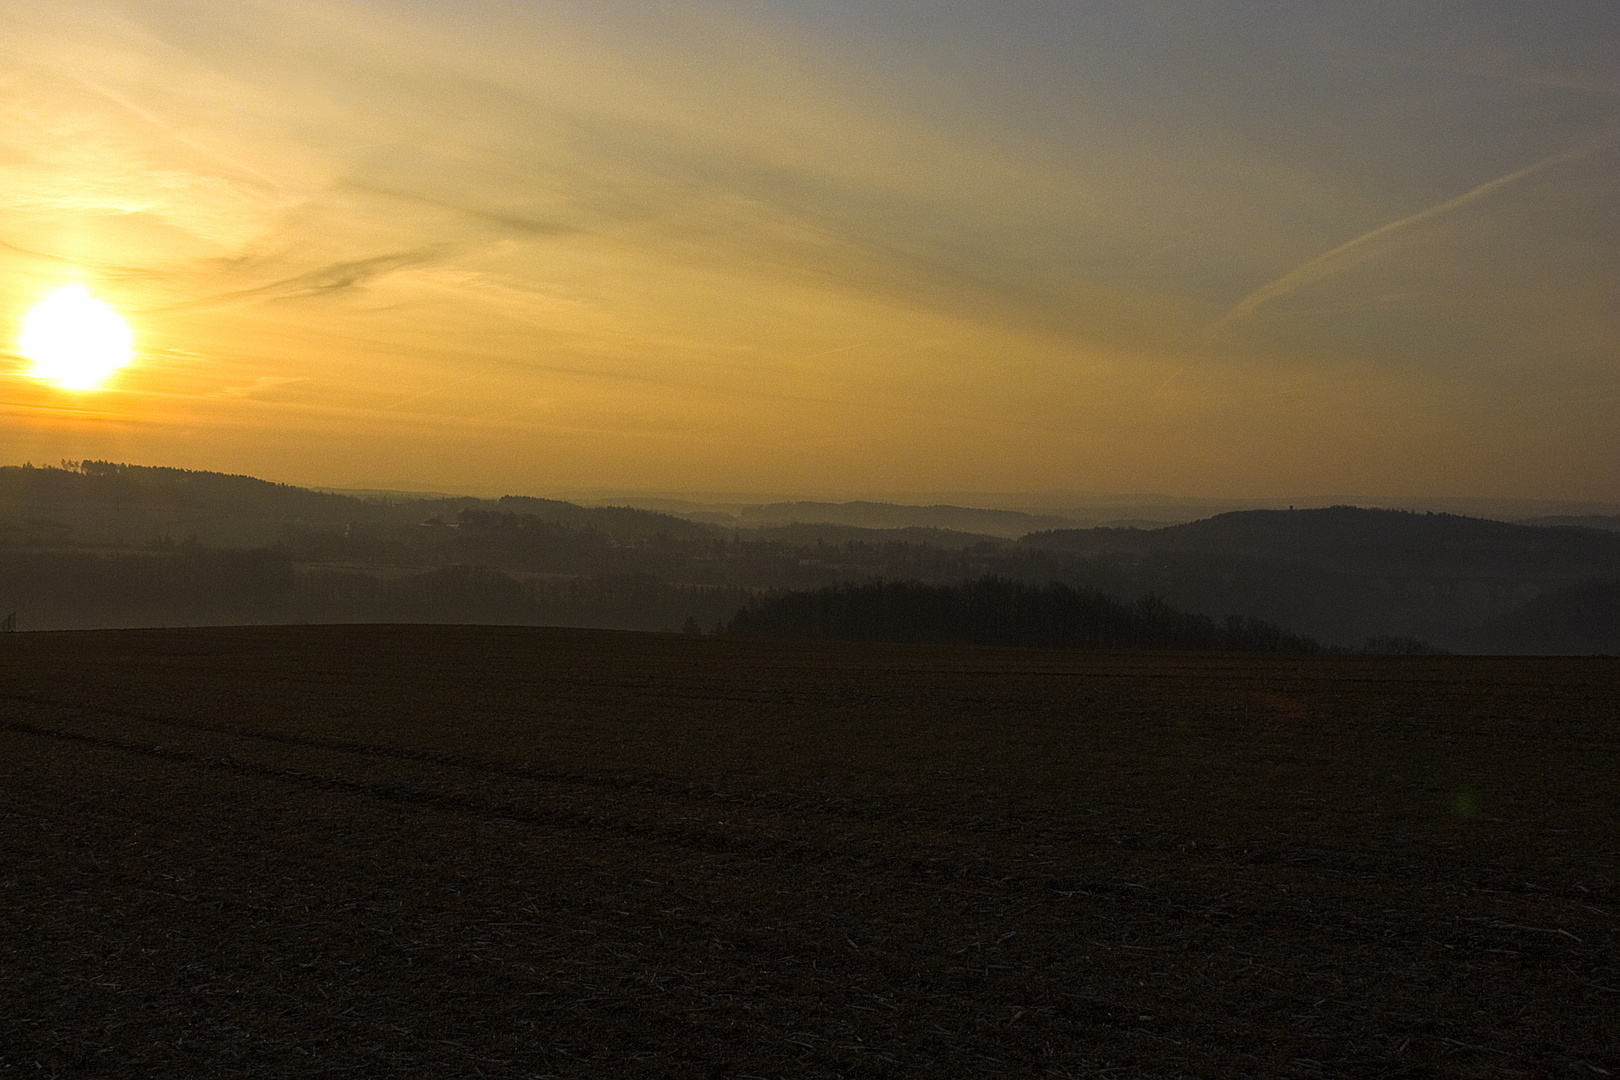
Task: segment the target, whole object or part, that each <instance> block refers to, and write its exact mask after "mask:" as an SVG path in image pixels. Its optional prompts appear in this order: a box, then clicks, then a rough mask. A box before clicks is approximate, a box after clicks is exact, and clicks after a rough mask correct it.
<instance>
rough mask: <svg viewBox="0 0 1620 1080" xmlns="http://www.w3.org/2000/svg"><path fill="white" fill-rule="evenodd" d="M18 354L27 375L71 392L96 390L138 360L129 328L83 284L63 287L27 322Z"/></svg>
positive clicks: (37, 306)
mask: <svg viewBox="0 0 1620 1080" xmlns="http://www.w3.org/2000/svg"><path fill="white" fill-rule="evenodd" d="M17 351H18V352H19V353H21V354H22V355H23V356H24V357H26V358H27V359H29V360H32V361H33V362H34V366H33V368H32V369H30V370H29V372H28V374H29V375H31V376H33V377H34V378H36V379H40V380H43V381H45V382H53V383H55V384H56V385H57V386H60V387H63V388H65V389H68V390H94V389H95V388H96V387H97V386H100V385H101V383H102V382H103V381H105V380H106V378H107V377H108V376H109V375H111V374H112V373H113V372H115V371H117V370H118V369H119V368H121V367H123V366H124V365H125V364H127V363H129V361H130V358H131V357H133V356H134V355H135V352H134V348H133V346H132V343H131V335H130V330H129V324H128V323H126V322H125V321H124V320H123V318H122V317H121V316H119V314H118V312H116V311H114V310H113V309H112V308H110V307H108V306H107V305H106V304H104V303H102V302H101V301H100V300H97V299H96V298H95V297H93V296H91V295H90V291H89V290H88V289H86V288H85V287H84V286H83V285H64V286H63V287H62V288H60V289H57V290H56V291H55V292H53V293H50V294H49V295H48V296H46V297H45V299H43V300H41V301H40V302H39V303H37V304H35V305H34V308H33V310H32V311H30V312H29V313H28V314H27V316H25V317H24V318H23V324H22V333H21V334H20V335H19V336H18V338H17Z"/></svg>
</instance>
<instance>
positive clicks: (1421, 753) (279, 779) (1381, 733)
mask: <svg viewBox="0 0 1620 1080" xmlns="http://www.w3.org/2000/svg"><path fill="white" fill-rule="evenodd" d="M1617 879H1620V661H1617V660H1614V659H1545V658H1543V659H1525V660H1516V659H1501V658H1457V657H1437V658H1429V657H1421V658H1364V657H1330V658H1311V659H1297V658H1276V657H1253V656H1244V657H1235V656H1199V655H1082V654H1066V653H1043V652H1031V651H1015V650H991V649H982V650H975V649H934V648H906V647H881V646H854V645H841V644H830V643H817V644H794V643H782V642H759V641H740V640H726V639H716V638H710V637H681V636H673V635H652V634H619V633H608V632H596V631H581V630H544V629H523V628H496V627H426V626H418V627H398V626H394V627H389V626H366V627H284V628H245V629H223V630H195V629H193V630H170V631H158V630H152V631H117V632H99V633H72V634H15V635H5V636H3V637H0V1076H19V1077H20V1076H28V1077H33V1076H91V1075H106V1076H118V1077H146V1076H154V1077H155V1076H254V1077H294V1076H296V1077H307V1076H319V1075H328V1074H330V1075H339V1076H355V1077H364V1076H379V1077H380V1076H391V1077H392V1076H400V1077H404V1076H409V1077H452V1076H454V1077H463V1076H465V1077H476V1076H484V1077H529V1076H557V1077H587V1076H588V1077H607V1076H660V1077H662V1076H668V1077H798V1076H849V1077H932V1078H945V1077H967V1076H1076V1077H1078V1076H1088V1077H1089V1076H1099V1077H1148V1076H1208V1077H1216V1076H1281V1077H1288V1076H1298V1077H1316V1076H1354V1077H1399V1076H1413V1077H1418V1076H1422V1077H1452V1076H1456V1077H1476V1076H1477V1077H1489V1076H1522V1075H1533V1076H1577V1077H1578V1076H1589V1077H1594V1076H1605V1075H1620V880H1617Z"/></svg>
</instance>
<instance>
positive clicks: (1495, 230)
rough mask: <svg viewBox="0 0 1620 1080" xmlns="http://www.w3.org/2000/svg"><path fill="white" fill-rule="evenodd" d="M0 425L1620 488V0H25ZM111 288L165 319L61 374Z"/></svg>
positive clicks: (781, 484) (1, 150) (38, 438)
mask: <svg viewBox="0 0 1620 1080" xmlns="http://www.w3.org/2000/svg"><path fill="white" fill-rule="evenodd" d="M0 57H3V60H4V62H3V63H0V327H3V328H4V338H3V340H0V349H3V350H4V351H3V352H0V415H3V419H0V459H4V460H5V461H7V462H20V461H22V460H24V459H32V460H34V461H35V462H54V461H55V460H57V459H59V458H81V457H95V458H110V459H114V460H121V461H130V462H139V463H143V464H167V465H178V466H184V467H190V468H207V469H217V470H220V471H226V472H241V473H251V474H254V475H260V476H265V477H267V478H271V479H276V480H283V481H288V482H295V483H305V484H326V485H339V486H341V485H377V484H398V483H411V484H418V485H423V486H429V487H435V486H436V487H441V488H444V489H450V490H456V489H466V488H469V487H477V488H480V489H500V490H507V491H513V492H532V493H543V492H546V491H557V490H568V489H582V488H599V489H609V488H621V489H637V490H666V491H692V492H705V491H732V492H736V491H759V492H772V493H791V494H799V495H806V496H814V495H834V494H837V495H867V496H893V495H901V494H904V493H907V492H922V491H940V490H976V491H986V492H1008V493H1013V492H1037V491H1052V490H1069V491H1092V492H1131V491H1159V492H1166V493H1174V494H1181V495H1197V496H1212V497H1217V496H1218V497H1237V498H1242V497H1255V498H1261V497H1277V496H1285V495H1290V494H1300V495H1307V494H1310V495H1321V494H1333V493H1381V494H1388V495H1408V496H1422V495H1436V496H1482V497H1487V496H1488V497H1527V498H1558V499H1584V500H1594V501H1605V502H1620V420H1617V411H1620V8H1617V7H1616V6H1615V5H1613V4H1612V3H1602V4H1599V3H1590V4H1586V3H1557V2H1554V3H1534V4H1532V3H1519V2H1507V3H1470V4H1461V3H1426V2H1419V3H1400V4H1395V3H1387V4H1386V3H1374V4H1369V3H1354V4H1349V3H1346V4H1335V3H1322V4H1312V5H1297V4H1282V3H1277V4H1268V3H1261V2H1247V0H1246V2H1243V3H1235V2H1234V3H1220V2H1204V3H1175V2H1163V3H1160V2H1146V3H1118V4H1082V3H1074V2H1072V0H1065V2H1051V3H1034V2H1022V3H1007V2H1000V3H994V4H991V3H963V2H954V0H928V2H915V3H904V2H875V0H874V2H861V3H833V2H829V3H814V4H812V3H785V2H754V3H723V2H714V3H702V4H695V3H687V2H679V0H677V2H662V3H656V4H654V3H644V4H632V3H593V4H588V5H574V4H569V5H562V4H549V3H537V2H529V3H511V2H498V0H484V2H479V3H464V2H455V3H452V2H428V0H421V2H412V3H407V2H403V0H401V2H387V3H385V2H348V3H336V2H334V3H307V2H299V0H292V2H284V0H277V2H274V3H268V2H264V3H256V2H251V0H248V2H238V3H232V4H228V5H226V4H218V3H205V2H185V0H161V2H159V0H150V2H128V3H96V2H90V0H84V2H79V0H74V2H67V3H61V4H50V5H7V6H6V7H5V8H4V9H0ZM73 282H79V283H83V284H84V285H86V286H87V287H88V288H89V289H90V290H91V292H92V293H93V294H95V295H96V296H98V297H100V298H101V299H103V300H105V301H106V302H108V303H109V304H111V305H112V306H113V307H114V308H116V309H117V310H118V311H120V312H121V313H122V314H123V315H124V316H125V317H126V318H127V319H128V320H129V322H130V324H131V326H132V327H133V329H134V333H135V349H136V352H137V356H136V359H135V361H134V363H132V364H131V365H130V366H129V367H127V368H126V369H124V370H123V371H122V372H120V373H119V374H118V375H117V376H116V377H114V379H113V380H111V382H110V383H109V384H108V385H107V388H106V389H104V390H101V391H98V392H89V393H87V392H72V391H67V390H62V389H59V388H56V387H53V386H49V385H46V384H42V383H40V382H38V381H36V380H34V379H31V378H29V377H28V376H27V374H26V372H27V370H28V366H29V365H28V364H27V362H26V361H25V360H23V359H22V358H21V357H19V356H18V355H16V353H15V352H14V351H13V350H14V344H15V339H16V333H17V328H18V326H19V325H20V321H21V319H22V317H23V315H24V314H25V313H26V312H27V310H28V309H29V308H30V307H31V306H32V305H33V304H34V303H36V302H37V301H38V300H39V299H40V298H41V297H42V296H44V295H45V294H46V293H48V292H49V291H51V290H52V289H54V288H57V287H60V286H62V285H64V284H69V283H73Z"/></svg>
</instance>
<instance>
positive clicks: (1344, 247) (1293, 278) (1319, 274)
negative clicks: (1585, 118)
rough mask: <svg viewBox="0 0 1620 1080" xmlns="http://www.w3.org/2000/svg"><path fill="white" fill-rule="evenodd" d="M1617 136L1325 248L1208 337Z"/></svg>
mask: <svg viewBox="0 0 1620 1080" xmlns="http://www.w3.org/2000/svg"><path fill="white" fill-rule="evenodd" d="M1616 139H1620V133H1610V134H1608V135H1605V136H1603V137H1602V138H1599V139H1595V140H1593V141H1592V142H1589V143H1587V144H1586V145H1585V146H1581V147H1578V148H1576V149H1574V150H1567V151H1565V152H1564V153H1562V154H1553V155H1552V156H1550V157H1545V158H1542V159H1541V160H1540V161H1535V162H1531V163H1530V164H1529V165H1526V166H1524V167H1523V168H1522V169H1515V170H1514V171H1513V172H1510V173H1508V174H1506V175H1505V176H1498V177H1497V178H1496V179H1494V180H1487V181H1486V182H1485V183H1483V184H1480V185H1479V186H1478V187H1476V188H1471V189H1470V190H1468V191H1465V192H1463V193H1462V194H1461V195H1458V196H1456V197H1455V198H1452V199H1447V200H1446V201H1445V202H1441V203H1436V204H1434V205H1433V206H1430V207H1427V208H1426V209H1423V210H1419V211H1418V212H1417V213H1415V214H1410V215H1408V216H1406V217H1403V218H1401V219H1400V220H1398V221H1392V222H1390V223H1389V224H1387V225H1380V226H1379V227H1378V228H1376V229H1373V230H1372V231H1371V232H1366V233H1362V234H1361V235H1360V236H1358V237H1356V238H1355V239H1353V240H1348V241H1346V242H1345V243H1343V244H1340V245H1339V246H1338V247H1336V248H1334V249H1333V250H1331V251H1328V252H1325V253H1323V254H1321V255H1318V256H1316V258H1314V259H1310V260H1308V261H1306V262H1303V263H1301V264H1300V265H1298V266H1296V267H1294V269H1292V270H1290V271H1289V272H1288V273H1286V274H1284V275H1283V276H1282V277H1280V278H1278V279H1277V280H1275V281H1273V282H1270V283H1269V284H1267V285H1263V286H1261V287H1260V288H1258V289H1256V290H1255V291H1254V292H1252V293H1250V294H1249V295H1248V296H1245V297H1244V298H1243V299H1242V300H1240V301H1238V303H1237V305H1236V306H1235V307H1233V308H1232V310H1230V311H1228V312H1227V313H1226V314H1225V315H1223V316H1221V317H1220V318H1219V319H1217V320H1215V321H1214V322H1213V323H1211V324H1210V325H1209V326H1208V327H1207V328H1206V329H1205V331H1204V337H1205V339H1206V340H1208V339H1210V338H1213V337H1216V336H1218V335H1219V334H1221V333H1222V332H1223V331H1225V330H1228V329H1230V328H1231V327H1232V326H1233V325H1235V324H1236V323H1238V322H1240V321H1242V320H1243V319H1245V318H1247V317H1248V316H1250V315H1252V314H1253V313H1254V312H1255V311H1257V310H1259V309H1260V308H1262V307H1264V306H1265V305H1267V304H1269V303H1271V302H1272V301H1274V300H1277V299H1278V298H1280V297H1283V296H1286V295H1287V294H1288V293H1291V292H1293V291H1295V290H1296V289H1300V288H1303V287H1304V286H1306V285H1309V284H1311V283H1313V282H1316V281H1320V280H1322V279H1323V278H1325V277H1328V276H1330V275H1332V274H1335V273H1337V272H1338V271H1339V270H1341V269H1343V268H1344V267H1345V266H1347V265H1349V264H1350V262H1351V261H1352V260H1351V259H1350V258H1348V256H1350V255H1352V254H1354V253H1356V252H1357V251H1358V250H1359V249H1361V248H1363V247H1365V246H1366V245H1368V244H1370V243H1372V242H1373V241H1374V240H1381V239H1385V238H1387V237H1390V236H1394V235H1396V234H1397V233H1401V232H1405V231H1406V230H1408V229H1411V228H1414V227H1416V226H1418V225H1421V224H1423V223H1424V222H1426V221H1431V220H1433V219H1434V218H1437V217H1439V216H1441V215H1442V214H1449V213H1450V212H1451V211H1453V210H1458V209H1461V208H1462V207H1464V206H1467V205H1468V204H1469V203H1472V202H1478V201H1479V200H1480V199H1483V198H1485V197H1486V196H1487V195H1490V194H1492V193H1494V192H1497V191H1500V190H1501V189H1502V188H1505V187H1507V186H1508V185H1510V184H1514V183H1517V182H1518V181H1520V180H1523V179H1525V178H1526V177H1529V176H1534V175H1535V174H1536V173H1539V172H1541V171H1542V170H1544V169H1550V168H1552V167H1553V166H1554V165H1563V164H1567V163H1569V162H1572V161H1579V160H1580V159H1581V158H1584V157H1587V156H1589V155H1591V154H1593V153H1596V152H1597V151H1599V150H1601V149H1603V148H1605V147H1607V146H1611V145H1613V144H1614V142H1615V141H1616Z"/></svg>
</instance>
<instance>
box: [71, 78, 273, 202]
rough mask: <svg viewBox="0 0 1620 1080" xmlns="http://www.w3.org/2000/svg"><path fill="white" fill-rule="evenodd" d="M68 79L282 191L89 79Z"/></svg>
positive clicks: (254, 171)
mask: <svg viewBox="0 0 1620 1080" xmlns="http://www.w3.org/2000/svg"><path fill="white" fill-rule="evenodd" d="M68 78H70V79H72V80H73V81H74V82H76V83H78V84H79V85H80V86H83V87H85V88H86V89H87V90H91V91H93V92H95V93H97V94H100V95H101V96H102V97H104V98H106V99H107V100H108V101H110V102H112V103H113V104H115V105H118V106H121V107H123V108H125V109H128V110H129V111H130V112H132V113H134V114H135V115H136V116H138V117H140V118H141V119H142V120H145V121H146V122H147V123H149V124H151V125H152V126H153V127H155V128H157V129H158V130H159V131H161V132H163V134H165V135H167V136H168V137H169V138H171V139H173V140H174V141H175V142H177V143H180V144H181V145H182V146H188V147H190V148H191V149H193V150H195V151H197V152H198V153H199V154H203V155H204V156H206V157H211V158H213V159H214V160H215V161H217V162H220V163H221V164H224V165H229V166H230V167H231V168H233V169H238V170H240V171H242V172H245V173H247V174H248V175H250V176H253V177H255V178H257V179H259V180H262V181H263V182H264V183H266V184H268V185H269V186H270V187H273V188H275V189H276V190H278V191H279V190H281V189H282V185H280V184H278V183H276V181H274V180H272V179H271V178H270V177H268V176H266V175H264V173H262V172H260V171H259V170H258V169H255V168H254V167H253V166H251V165H247V164H244V163H243V162H240V161H237V160H236V159H235V158H233V157H230V156H229V155H227V154H222V153H220V152H219V151H218V150H215V149H214V148H213V147H211V146H204V145H203V144H202V143H199V142H197V141H195V140H193V139H189V138H187V137H186V136H184V135H182V134H180V132H179V131H177V130H176V129H175V127H174V125H173V124H169V123H166V122H165V121H163V120H161V119H160V118H158V117H156V116H154V115H152V114H151V113H149V112H147V111H146V110H145V109H143V108H141V107H140V106H139V105H137V104H135V103H134V102H133V101H130V100H129V99H128V98H125V97H122V96H120V95H118V94H115V93H113V92H112V91H111V90H109V89H107V88H106V87H105V86H102V85H101V84H100V83H94V82H91V81H90V80H89V79H85V78H81V77H80V76H77V75H68Z"/></svg>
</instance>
